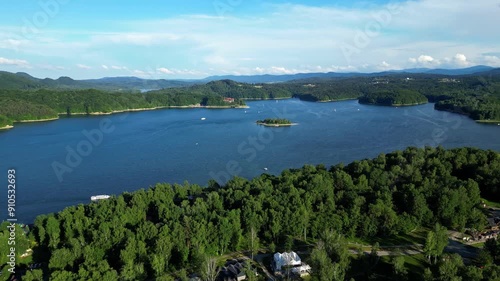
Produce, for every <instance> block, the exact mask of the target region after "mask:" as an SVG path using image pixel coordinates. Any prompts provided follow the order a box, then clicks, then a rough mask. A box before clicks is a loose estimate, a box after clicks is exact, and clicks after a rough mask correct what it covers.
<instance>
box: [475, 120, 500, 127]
mask: <svg viewBox="0 0 500 281" xmlns="http://www.w3.org/2000/svg"><path fill="white" fill-rule="evenodd" d="M474 121H476V123H481V124H493V125H494V124H498V126H500V120H474Z"/></svg>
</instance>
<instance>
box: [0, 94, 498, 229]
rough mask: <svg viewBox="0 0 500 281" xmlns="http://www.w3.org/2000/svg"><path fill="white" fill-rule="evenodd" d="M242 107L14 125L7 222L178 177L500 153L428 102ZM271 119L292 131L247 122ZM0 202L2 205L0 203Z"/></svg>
mask: <svg viewBox="0 0 500 281" xmlns="http://www.w3.org/2000/svg"><path fill="white" fill-rule="evenodd" d="M248 105H249V107H250V108H248V109H166V110H154V111H143V112H133V113H122V114H114V115H108V116H93V117H84V116H81V117H71V118H62V119H60V120H57V121H52V122H44V123H23V124H15V128H14V129H12V130H10V131H4V132H0V147H1V150H0V159H1V164H0V168H1V169H0V173H3V176H2V177H3V178H4V179H5V180H4V181H3V182H4V185H5V187H4V188H3V190H4V194H5V195H7V192H6V190H7V180H6V179H7V169H10V168H14V169H16V175H17V183H16V188H17V189H16V196H17V208H16V216H17V218H18V220H19V221H21V222H31V221H33V220H34V218H35V217H36V216H37V215H39V214H43V213H50V212H55V211H59V210H62V209H63V208H64V207H66V206H69V205H74V204H79V203H88V202H90V196H92V195H98V194H110V195H112V194H120V193H122V192H124V191H134V190H137V189H139V188H143V187H145V188H147V187H149V186H151V185H154V184H155V183H157V182H168V183H183V182H184V181H185V180H187V181H189V182H190V183H197V184H200V185H202V186H205V185H206V183H207V181H208V180H209V179H211V178H213V179H215V180H217V181H220V182H224V181H225V180H226V179H227V178H228V177H229V176H230V175H239V176H242V177H246V178H252V177H255V176H258V175H260V174H262V173H264V172H265V173H270V174H279V173H280V172H281V171H282V170H284V169H287V168H299V167H301V166H303V165H304V164H319V163H324V164H326V165H328V166H330V165H334V164H337V163H340V162H344V163H349V162H351V161H353V160H359V159H364V158H373V157H376V156H377V155H378V154H380V153H386V152H391V151H394V150H397V149H404V148H406V147H408V146H418V147H423V146H425V145H431V146H437V145H442V146H444V147H446V148H452V147H461V146H474V147H479V148H484V149H493V150H496V151H500V141H499V137H500V126H497V125H485V124H477V123H476V122H474V121H472V120H470V119H469V118H467V117H464V116H461V115H457V114H451V113H447V112H441V111H436V110H434V108H433V104H426V105H421V106H413V107H399V108H393V107H381V106H369V105H361V104H358V102H357V101H355V100H352V101H342V102H335V103H312V102H304V101H300V100H298V99H288V100H280V101H278V102H276V101H252V102H248ZM277 117H279V118H287V119H290V120H291V121H293V122H295V123H298V125H296V126H292V127H286V128H285V127H283V128H269V127H263V126H259V125H257V124H255V122H256V121H257V120H259V119H264V118H277ZM202 118H205V120H202ZM266 169H267V170H266ZM6 197H7V196H2V198H6ZM2 203H5V204H1V205H2V206H6V199H2ZM2 214H5V212H4V211H2ZM4 216H5V215H4Z"/></svg>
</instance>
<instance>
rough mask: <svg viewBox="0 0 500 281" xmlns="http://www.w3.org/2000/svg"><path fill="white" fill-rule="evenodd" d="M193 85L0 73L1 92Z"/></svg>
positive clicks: (170, 82)
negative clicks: (37, 76)
mask: <svg viewBox="0 0 500 281" xmlns="http://www.w3.org/2000/svg"><path fill="white" fill-rule="evenodd" d="M192 84H194V82H188V81H180V80H165V79H141V78H137V77H111V78H101V79H88V80H74V79H72V78H70V77H60V78H58V79H50V78H44V79H40V78H35V77H33V76H31V75H29V74H27V73H23V72H18V73H11V72H6V71H0V90H33V89H59V90H79V89H80V90H81V89H99V90H106V91H117V92H139V91H140V90H143V89H162V88H169V87H185V86H189V85H192Z"/></svg>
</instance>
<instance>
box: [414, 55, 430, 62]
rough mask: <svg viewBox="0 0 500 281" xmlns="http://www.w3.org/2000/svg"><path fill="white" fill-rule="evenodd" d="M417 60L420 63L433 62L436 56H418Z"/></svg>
mask: <svg viewBox="0 0 500 281" xmlns="http://www.w3.org/2000/svg"><path fill="white" fill-rule="evenodd" d="M417 61H418V62H419V63H431V62H433V61H434V58H433V57H431V56H426V55H421V56H420V57H418V59H417Z"/></svg>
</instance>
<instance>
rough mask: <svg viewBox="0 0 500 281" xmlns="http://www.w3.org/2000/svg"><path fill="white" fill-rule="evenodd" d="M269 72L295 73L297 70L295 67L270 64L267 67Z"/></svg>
mask: <svg viewBox="0 0 500 281" xmlns="http://www.w3.org/2000/svg"><path fill="white" fill-rule="evenodd" d="M269 72H270V73H272V74H295V73H297V70H295V69H287V68H285V67H282V66H272V67H271V68H270V69H269Z"/></svg>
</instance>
